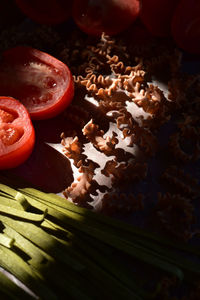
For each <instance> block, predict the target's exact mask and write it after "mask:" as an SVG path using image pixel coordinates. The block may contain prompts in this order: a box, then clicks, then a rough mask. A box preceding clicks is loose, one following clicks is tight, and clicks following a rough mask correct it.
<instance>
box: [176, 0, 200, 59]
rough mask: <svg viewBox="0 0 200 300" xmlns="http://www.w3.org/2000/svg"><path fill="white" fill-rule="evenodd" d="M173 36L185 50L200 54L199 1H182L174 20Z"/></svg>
mask: <svg viewBox="0 0 200 300" xmlns="http://www.w3.org/2000/svg"><path fill="white" fill-rule="evenodd" d="M172 36H173V38H174V40H175V42H176V43H177V45H178V46H179V47H180V48H182V49H183V50H185V51H188V52H190V53H193V54H200V1H199V0H180V2H179V4H178V6H177V8H176V10H175V12H174V16H173V19H172Z"/></svg>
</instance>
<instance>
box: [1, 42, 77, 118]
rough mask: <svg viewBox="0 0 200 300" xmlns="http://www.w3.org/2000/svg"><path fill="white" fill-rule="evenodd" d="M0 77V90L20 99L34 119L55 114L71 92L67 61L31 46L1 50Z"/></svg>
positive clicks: (4, 93) (67, 102)
mask: <svg viewBox="0 0 200 300" xmlns="http://www.w3.org/2000/svg"><path fill="white" fill-rule="evenodd" d="M0 81H1V84H0V94H2V95H7V96H12V97H14V98H16V99H18V100H19V101H21V102H22V103H23V104H24V106H26V108H27V109H28V111H29V113H30V116H31V118H32V119H34V120H42V119H49V118H53V117H55V116H57V115H58V114H59V113H61V112H62V111H63V110H64V109H65V108H66V107H67V106H68V105H69V104H70V103H71V101H72V98H73V95H74V82H73V77H72V74H71V72H70V70H69V68H68V67H67V65H66V64H64V63H63V62H61V61H59V60H58V59H56V58H55V57H53V56H51V55H49V54H47V53H45V52H42V51H40V50H37V49H34V48H31V47H24V46H17V47H15V48H11V49H9V50H7V51H5V52H4V53H3V54H2V60H1V61H0Z"/></svg>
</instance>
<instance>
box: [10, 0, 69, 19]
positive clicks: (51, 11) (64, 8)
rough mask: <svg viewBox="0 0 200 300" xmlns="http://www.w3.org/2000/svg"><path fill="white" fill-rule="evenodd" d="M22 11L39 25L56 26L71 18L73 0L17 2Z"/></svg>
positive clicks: (17, 0) (25, 0)
mask: <svg viewBox="0 0 200 300" xmlns="http://www.w3.org/2000/svg"><path fill="white" fill-rule="evenodd" d="M15 2H16V4H17V5H18V7H19V8H20V9H21V11H22V12H23V13H24V14H25V15H26V16H27V17H29V18H30V19H32V20H33V21H35V22H36V23H39V24H47V25H55V24H60V23H63V22H65V21H66V20H68V18H69V17H70V16H71V8H72V2H73V1H72V0H42V1H41V0H28V1H27V0H15Z"/></svg>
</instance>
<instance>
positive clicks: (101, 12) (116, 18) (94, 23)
mask: <svg viewBox="0 0 200 300" xmlns="http://www.w3.org/2000/svg"><path fill="white" fill-rule="evenodd" d="M139 11H140V1H139V0H126V1H124V0H107V1H103V0H97V1H93V0H75V1H74V4H73V8H72V16H73V18H74V21H75V23H76V24H77V25H78V27H79V28H80V29H81V30H82V31H83V32H85V33H87V34H89V35H94V36H100V35H101V34H102V32H105V33H106V34H109V35H114V34H118V33H120V32H122V31H123V30H125V29H126V28H128V26H129V25H130V24H131V23H133V21H134V20H135V19H136V18H137V17H138V15H139Z"/></svg>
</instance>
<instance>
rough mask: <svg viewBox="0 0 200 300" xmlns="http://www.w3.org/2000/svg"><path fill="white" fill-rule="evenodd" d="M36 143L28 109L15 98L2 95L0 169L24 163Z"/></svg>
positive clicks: (0, 109) (0, 111) (0, 105)
mask: <svg viewBox="0 0 200 300" xmlns="http://www.w3.org/2000/svg"><path fill="white" fill-rule="evenodd" d="M34 143H35V131H34V128H33V125H32V122H31V119H30V116H29V113H28V111H27V109H26V108H25V107H24V105H23V104H21V103H20V102H19V101H18V100H16V99H14V98H10V97H0V170H3V169H9V168H14V167H17V166H18V165H20V164H22V163H23V162H24V161H25V160H26V159H27V158H28V157H29V156H30V154H31V152H32V150H33V147H34Z"/></svg>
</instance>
